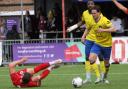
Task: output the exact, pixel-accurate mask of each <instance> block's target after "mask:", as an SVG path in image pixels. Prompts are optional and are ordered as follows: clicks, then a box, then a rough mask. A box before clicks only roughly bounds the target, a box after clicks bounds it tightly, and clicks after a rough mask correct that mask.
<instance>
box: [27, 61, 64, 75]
mask: <svg viewBox="0 0 128 89" xmlns="http://www.w3.org/2000/svg"><path fill="white" fill-rule="evenodd" d="M61 63H62V60H61V59H57V60H54V61H51V62H48V63H42V64H40V65H37V66H36V67H34V68H27V72H29V73H31V74H35V73H38V72H39V71H41V70H43V69H46V68H48V67H49V66H52V65H57V64H61Z"/></svg>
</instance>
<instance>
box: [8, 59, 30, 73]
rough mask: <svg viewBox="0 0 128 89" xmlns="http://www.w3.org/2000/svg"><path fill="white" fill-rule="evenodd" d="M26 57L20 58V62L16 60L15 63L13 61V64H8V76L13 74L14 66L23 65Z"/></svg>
mask: <svg viewBox="0 0 128 89" xmlns="http://www.w3.org/2000/svg"><path fill="white" fill-rule="evenodd" d="M27 59H28V58H27V57H23V58H21V59H20V60H17V61H13V62H11V63H9V66H8V67H9V72H10V74H11V73H15V71H16V70H15V66H16V65H18V64H22V63H24V62H25V61H27Z"/></svg>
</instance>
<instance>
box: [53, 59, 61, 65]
mask: <svg viewBox="0 0 128 89" xmlns="http://www.w3.org/2000/svg"><path fill="white" fill-rule="evenodd" d="M54 62H55V64H61V63H62V59H57V60H55V61H54Z"/></svg>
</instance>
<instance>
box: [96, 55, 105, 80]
mask: <svg viewBox="0 0 128 89" xmlns="http://www.w3.org/2000/svg"><path fill="white" fill-rule="evenodd" d="M98 58H99V61H100V74H101V80H102V79H103V78H104V75H105V71H106V69H105V64H104V59H103V56H102V55H101V54H100V55H98Z"/></svg>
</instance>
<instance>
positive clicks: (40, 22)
mask: <svg viewBox="0 0 128 89" xmlns="http://www.w3.org/2000/svg"><path fill="white" fill-rule="evenodd" d="M79 9H80V8H79ZM65 14H66V17H65V19H66V24H65V26H66V28H68V27H70V26H72V25H74V24H76V23H77V22H78V21H79V20H80V17H81V16H80V14H81V13H80V11H79V10H78V7H77V5H76V4H74V3H73V4H72V5H71V6H70V8H68V10H67V12H66V13H65ZM124 20H126V19H122V18H120V17H118V16H117V15H113V16H112V17H111V21H112V23H113V25H114V26H115V27H116V28H117V29H118V31H117V32H116V33H114V34H113V36H127V34H126V33H127V31H125V30H124V29H126V26H125V24H126V21H124ZM23 23H24V24H22V20H21V23H20V28H21V32H22V31H23V28H24V39H46V38H49V39H54V38H63V33H62V11H61V7H60V6H59V4H58V3H55V5H54V7H53V8H52V9H50V10H49V11H48V13H47V15H46V13H44V11H43V9H42V8H41V7H38V8H37V10H36V14H35V15H31V14H30V12H29V11H28V10H26V14H25V15H24V18H23ZM23 26H24V27H23ZM85 27H86V26H82V27H80V28H78V29H79V30H75V31H73V32H71V33H67V34H66V37H71V34H72V37H76V38H80V37H81V36H82V34H83V31H84V29H85ZM4 28H5V21H4V20H3V18H1V17H0V39H6V40H13V39H22V38H23V37H22V36H23V34H22V33H19V32H18V29H17V25H16V24H14V25H12V29H11V30H8V29H6V30H5V29H4Z"/></svg>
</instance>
